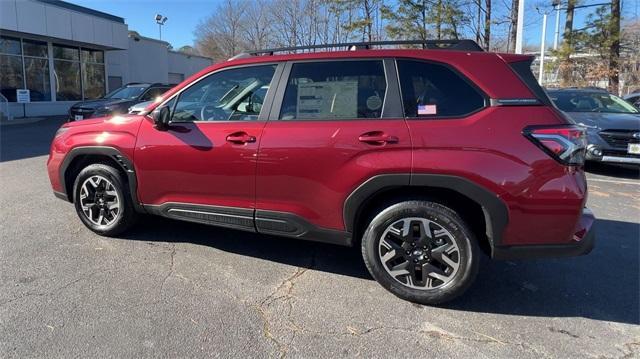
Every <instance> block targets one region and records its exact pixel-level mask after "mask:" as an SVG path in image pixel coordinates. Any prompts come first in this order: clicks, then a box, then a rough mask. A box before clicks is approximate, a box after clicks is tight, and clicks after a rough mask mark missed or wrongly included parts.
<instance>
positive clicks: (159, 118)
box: [151, 106, 171, 130]
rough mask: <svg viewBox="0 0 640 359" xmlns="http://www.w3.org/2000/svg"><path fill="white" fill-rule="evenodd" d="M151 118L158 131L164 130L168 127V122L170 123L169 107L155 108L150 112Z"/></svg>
mask: <svg viewBox="0 0 640 359" xmlns="http://www.w3.org/2000/svg"><path fill="white" fill-rule="evenodd" d="M151 118H152V119H153V123H154V124H155V125H156V128H157V129H158V130H166V129H167V128H168V127H169V121H171V112H170V111H169V107H167V106H162V107H159V108H156V109H155V110H153V112H151Z"/></svg>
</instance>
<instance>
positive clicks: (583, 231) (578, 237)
mask: <svg viewBox="0 0 640 359" xmlns="http://www.w3.org/2000/svg"><path fill="white" fill-rule="evenodd" d="M595 220H596V218H595V216H594V215H593V212H591V210H590V209H588V208H585V209H584V210H583V211H582V216H581V217H580V220H579V221H578V224H577V226H576V230H575V233H574V235H573V238H572V240H571V242H570V243H569V244H553V245H551V244H550V245H523V246H504V247H496V248H494V249H493V255H492V257H493V259H536V258H558V257H575V256H581V255H585V254H589V253H590V252H591V250H593V247H594V243H595V239H596V234H595V228H594V227H595V226H594V223H595Z"/></svg>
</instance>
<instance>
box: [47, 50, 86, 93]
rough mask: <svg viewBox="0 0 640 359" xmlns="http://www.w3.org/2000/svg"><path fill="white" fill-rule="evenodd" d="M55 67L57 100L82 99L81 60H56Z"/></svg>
mask: <svg viewBox="0 0 640 359" xmlns="http://www.w3.org/2000/svg"><path fill="white" fill-rule="evenodd" d="M53 69H54V77H55V84H54V85H55V91H56V100H57V101H77V100H82V91H81V88H80V62H76V61H65V60H54V61H53Z"/></svg>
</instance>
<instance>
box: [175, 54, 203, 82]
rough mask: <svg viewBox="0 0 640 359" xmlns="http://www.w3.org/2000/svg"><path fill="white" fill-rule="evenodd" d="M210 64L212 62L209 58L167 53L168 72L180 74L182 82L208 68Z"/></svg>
mask: <svg viewBox="0 0 640 359" xmlns="http://www.w3.org/2000/svg"><path fill="white" fill-rule="evenodd" d="M212 63H213V61H212V60H211V59H210V58H206V57H201V56H194V55H187V54H183V53H181V52H176V51H169V72H170V73H172V74H182V79H183V80H185V79H187V78H188V77H189V76H191V75H193V74H195V73H196V72H198V71H200V70H202V69H204V68H205V67H207V66H210V65H211V64H212Z"/></svg>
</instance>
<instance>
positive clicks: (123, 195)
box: [73, 164, 137, 236]
mask: <svg viewBox="0 0 640 359" xmlns="http://www.w3.org/2000/svg"><path fill="white" fill-rule="evenodd" d="M73 188H74V190H73V193H74V204H75V208H76V212H77V214H78V217H80V220H81V221H82V223H84V225H85V226H87V228H89V229H91V230H92V231H94V232H96V233H98V234H100V235H103V236H115V235H118V234H120V233H122V232H124V231H126V230H127V229H129V228H130V227H131V226H132V225H133V224H134V223H135V221H136V219H137V213H136V212H135V209H134V208H133V203H132V201H131V196H130V195H129V188H128V186H127V185H126V181H125V179H124V178H123V176H122V174H121V173H120V172H119V171H118V170H116V169H115V168H113V167H111V166H109V165H105V164H92V165H89V166H87V167H85V168H84V169H83V170H82V171H80V173H79V174H78V176H77V177H76V180H75V184H74V187H73Z"/></svg>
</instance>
